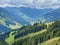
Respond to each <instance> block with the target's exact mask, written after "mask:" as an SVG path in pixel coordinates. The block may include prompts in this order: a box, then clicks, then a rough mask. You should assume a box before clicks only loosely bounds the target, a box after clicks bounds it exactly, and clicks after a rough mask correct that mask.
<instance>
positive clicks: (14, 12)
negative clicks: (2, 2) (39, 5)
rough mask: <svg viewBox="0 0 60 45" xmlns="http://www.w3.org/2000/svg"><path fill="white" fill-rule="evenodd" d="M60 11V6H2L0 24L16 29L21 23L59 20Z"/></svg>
mask: <svg viewBox="0 0 60 45" xmlns="http://www.w3.org/2000/svg"><path fill="white" fill-rule="evenodd" d="M59 12H60V8H59V9H49V8H48V9H46V8H45V9H35V8H29V7H20V8H17V7H5V8H1V7H0V24H2V25H3V26H6V27H7V28H10V29H16V28H20V27H21V25H28V24H34V23H35V22H37V21H38V20H39V21H47V22H48V21H54V20H58V19H60V13H59ZM57 15H58V16H57ZM15 27H16V28H15Z"/></svg>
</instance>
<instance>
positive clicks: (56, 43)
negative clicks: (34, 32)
mask: <svg viewBox="0 0 60 45" xmlns="http://www.w3.org/2000/svg"><path fill="white" fill-rule="evenodd" d="M38 45H60V37H55V38H52V39H50V40H48V41H46V42H43V43H41V44H38Z"/></svg>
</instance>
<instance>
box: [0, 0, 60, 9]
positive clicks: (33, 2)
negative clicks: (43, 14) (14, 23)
mask: <svg viewBox="0 0 60 45" xmlns="http://www.w3.org/2000/svg"><path fill="white" fill-rule="evenodd" d="M7 6H9V7H21V6H23V7H31V8H37V9H40V8H59V7H60V0H0V7H7Z"/></svg>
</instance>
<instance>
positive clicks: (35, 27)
mask: <svg viewBox="0 0 60 45" xmlns="http://www.w3.org/2000/svg"><path fill="white" fill-rule="evenodd" d="M0 45H60V8H55V9H53V8H42V9H36V8H30V7H0Z"/></svg>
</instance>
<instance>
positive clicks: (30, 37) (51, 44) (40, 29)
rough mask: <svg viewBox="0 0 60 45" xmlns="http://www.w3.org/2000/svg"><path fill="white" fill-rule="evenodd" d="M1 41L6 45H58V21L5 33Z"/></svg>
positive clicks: (36, 24) (59, 23) (59, 36)
mask: <svg viewBox="0 0 60 45" xmlns="http://www.w3.org/2000/svg"><path fill="white" fill-rule="evenodd" d="M0 38H2V36H1V37H0ZM3 41H4V42H5V44H8V45H47V44H48V45H60V43H59V42H60V21H55V22H51V23H35V24H34V25H27V26H23V27H21V28H19V29H15V30H12V31H10V32H9V33H7V34H6V35H5V37H4V36H3Z"/></svg>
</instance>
